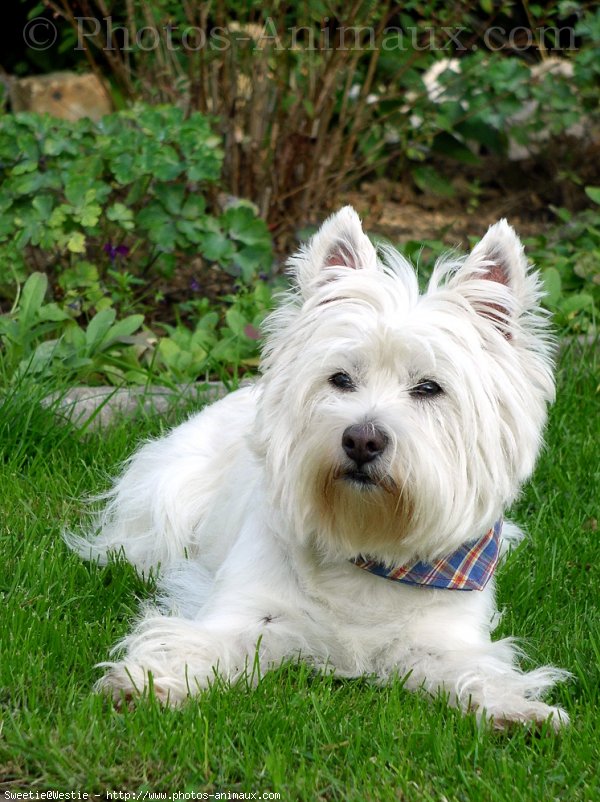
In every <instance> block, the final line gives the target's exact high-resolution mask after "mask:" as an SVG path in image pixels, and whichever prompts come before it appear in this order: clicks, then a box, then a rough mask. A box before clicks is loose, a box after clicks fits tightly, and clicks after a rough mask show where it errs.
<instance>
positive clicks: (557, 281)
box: [542, 267, 562, 307]
mask: <svg viewBox="0 0 600 802" xmlns="http://www.w3.org/2000/svg"><path fill="white" fill-rule="evenodd" d="M542 279H543V281H544V287H545V290H546V298H545V302H546V304H547V305H548V306H553V307H555V306H556V305H557V304H558V302H559V300H560V296H561V290H562V281H561V278H560V273H559V272H558V270H557V269H556V268H555V267H548V268H546V270H544V272H543V273H542Z"/></svg>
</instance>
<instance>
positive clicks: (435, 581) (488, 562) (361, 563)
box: [350, 518, 502, 590]
mask: <svg viewBox="0 0 600 802" xmlns="http://www.w3.org/2000/svg"><path fill="white" fill-rule="evenodd" d="M501 532H502V518H500V519H499V520H497V521H496V523H495V524H494V526H493V527H492V528H491V529H490V530H489V532H486V533H485V535H483V536H482V537H480V538H479V540H476V541H475V542H471V543H465V545H464V546H461V547H460V548H458V549H456V551H453V552H452V554H449V555H448V556H447V557H444V558H443V559H441V560H436V561H435V562H433V563H423V562H416V563H413V564H408V565H402V566H400V567H399V568H388V566H387V565H385V563H379V562H375V561H374V560H367V559H365V558H364V557H362V556H361V557H355V558H354V559H352V560H350V562H352V563H354V565H356V566H358V568H363V569H364V570H365V571H369V572H370V573H371V574H376V575H377V576H380V577H383V578H384V579H391V580H393V581H394V582H405V583H406V584H407V585H418V586H420V587H430V588H442V589H444V590H483V589H484V587H485V586H486V585H487V583H488V582H489V580H490V578H491V576H492V574H493V573H494V570H495V568H496V565H497V563H498V555H499V552H500V534H501Z"/></svg>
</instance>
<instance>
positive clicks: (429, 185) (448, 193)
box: [412, 166, 455, 198]
mask: <svg viewBox="0 0 600 802" xmlns="http://www.w3.org/2000/svg"><path fill="white" fill-rule="evenodd" d="M412 175H413V178H414V180H415V184H416V185H417V186H418V187H419V189H421V190H423V192H432V193H433V194H434V195H440V196H441V197H442V198H452V197H453V196H454V194H455V189H454V187H453V186H452V184H451V183H450V181H448V180H447V179H446V178H444V177H443V176H442V175H440V174H439V173H438V172H437V170H434V168H433V167H427V166H424V167H413V169H412Z"/></svg>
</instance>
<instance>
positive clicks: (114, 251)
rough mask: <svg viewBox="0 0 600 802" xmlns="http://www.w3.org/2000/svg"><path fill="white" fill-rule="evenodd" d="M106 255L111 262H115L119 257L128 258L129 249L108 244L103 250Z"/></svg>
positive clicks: (124, 246) (125, 246)
mask: <svg viewBox="0 0 600 802" xmlns="http://www.w3.org/2000/svg"><path fill="white" fill-rule="evenodd" d="M102 250H103V251H104V253H107V254H108V258H109V259H110V261H111V262H114V261H115V259H116V258H117V256H127V254H128V253H129V248H128V247H127V245H113V244H112V242H107V243H106V245H104V247H103V248H102Z"/></svg>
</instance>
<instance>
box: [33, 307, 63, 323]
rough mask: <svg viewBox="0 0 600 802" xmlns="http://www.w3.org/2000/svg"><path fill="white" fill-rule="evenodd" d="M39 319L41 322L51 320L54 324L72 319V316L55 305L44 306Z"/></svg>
mask: <svg viewBox="0 0 600 802" xmlns="http://www.w3.org/2000/svg"><path fill="white" fill-rule="evenodd" d="M38 317H39V319H40V320H50V321H52V322H53V323H60V322H61V321H63V320H70V319H71V316H70V315H68V314H67V313H66V312H65V311H64V310H63V309H61V308H60V306H58V304H55V303H51V304H46V305H45V306H42V308H41V309H40V310H39V314H38Z"/></svg>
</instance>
